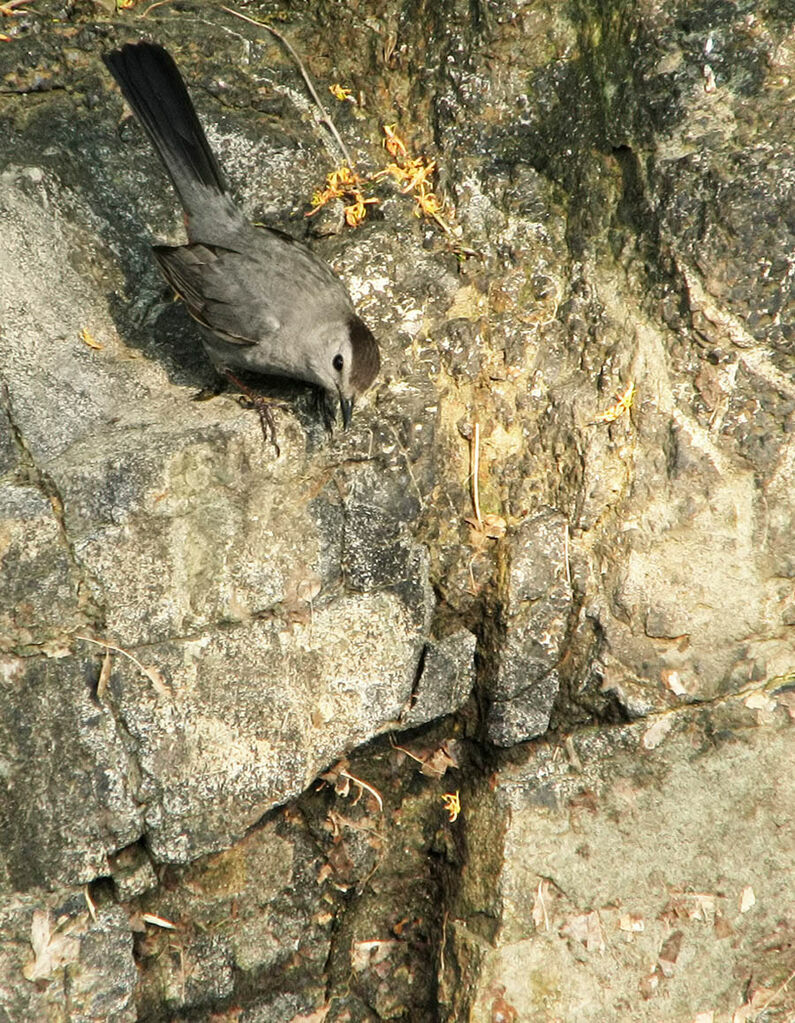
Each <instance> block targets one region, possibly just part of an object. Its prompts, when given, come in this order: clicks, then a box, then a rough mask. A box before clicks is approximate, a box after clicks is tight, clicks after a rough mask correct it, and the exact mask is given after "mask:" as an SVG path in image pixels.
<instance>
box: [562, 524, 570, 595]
mask: <svg viewBox="0 0 795 1023" xmlns="http://www.w3.org/2000/svg"><path fill="white" fill-rule="evenodd" d="M563 557H564V558H565V560H566V582H567V583H568V584H569V586H571V564H570V563H569V523H568V520H567V521H566V522H565V523H564V525H563Z"/></svg>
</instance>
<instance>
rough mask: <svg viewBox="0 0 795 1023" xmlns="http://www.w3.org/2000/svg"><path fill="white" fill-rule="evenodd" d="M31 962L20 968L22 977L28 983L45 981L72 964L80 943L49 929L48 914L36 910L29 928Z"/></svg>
mask: <svg viewBox="0 0 795 1023" xmlns="http://www.w3.org/2000/svg"><path fill="white" fill-rule="evenodd" d="M30 944H31V947H32V948H33V955H34V959H33V962H30V963H27V964H26V965H25V966H24V967H23V968H22V976H23V977H24V978H25V979H26V980H29V981H37V980H46V979H47V978H48V977H49V976H51V975H52V973H54V971H55V970H57V969H59V968H60V967H61V966H65V965H67V964H68V963H73V962H75V960H76V959H77V957H78V954H79V952H80V942H79V940H78V939H77V938H75V937H72V936H70V935H69V934H68V933H64V932H62V931H59V927H58V926H57V925H56V927H55V929H53V928H52V927H51V921H50V914H49V913H48V912H46V911H45V910H41V909H37V910H34V912H33V919H32V921H31V927H30Z"/></svg>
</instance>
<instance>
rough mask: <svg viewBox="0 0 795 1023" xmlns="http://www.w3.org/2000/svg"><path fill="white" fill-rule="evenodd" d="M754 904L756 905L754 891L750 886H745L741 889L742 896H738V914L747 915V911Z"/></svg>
mask: <svg viewBox="0 0 795 1023" xmlns="http://www.w3.org/2000/svg"><path fill="white" fill-rule="evenodd" d="M755 903H756V896H755V895H754V890H753V888H752V887H751V886H750V884H749V885H746V886H745V888H743V890H742V894H741V895H740V912H741V913H747V912H748V910H749V909H750V908H751V907H752V906H753V905H755Z"/></svg>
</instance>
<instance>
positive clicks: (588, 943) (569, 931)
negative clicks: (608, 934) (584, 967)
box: [560, 910, 605, 952]
mask: <svg viewBox="0 0 795 1023" xmlns="http://www.w3.org/2000/svg"><path fill="white" fill-rule="evenodd" d="M560 933H561V934H562V936H563V937H564V938H571V939H573V940H574V941H579V942H581V943H582V944H583V945H585V947H586V948H587V949H588V951H589V952H604V950H605V940H604V935H603V934H602V923H601V921H600V919H599V914H598V913H597V912H596V910H593V911H592V912H590V913H584V914H582V915H580V916H573V917H571V918H570V919H569V920H568V922H567V923H566V924H564V926H563V927H562V928H561V931H560Z"/></svg>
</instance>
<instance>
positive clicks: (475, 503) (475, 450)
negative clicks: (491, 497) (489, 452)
mask: <svg viewBox="0 0 795 1023" xmlns="http://www.w3.org/2000/svg"><path fill="white" fill-rule="evenodd" d="M470 450H471V452H472V507H473V509H474V511H475V518H476V519H477V521H478V527H482V525H483V520H482V519H481V517H480V497H479V494H478V471H479V469H480V423H475V425H474V427H473V429H472V446H471V448H470Z"/></svg>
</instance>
